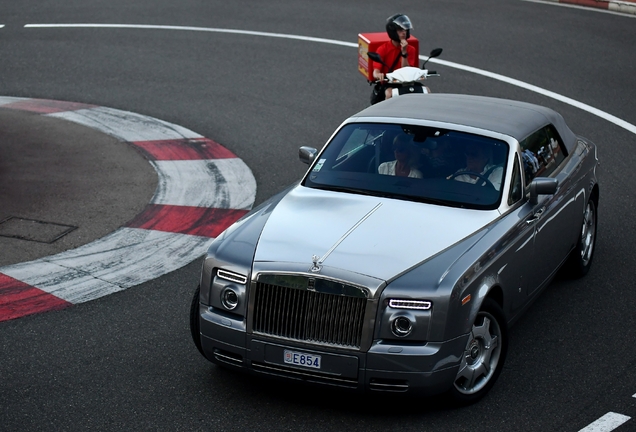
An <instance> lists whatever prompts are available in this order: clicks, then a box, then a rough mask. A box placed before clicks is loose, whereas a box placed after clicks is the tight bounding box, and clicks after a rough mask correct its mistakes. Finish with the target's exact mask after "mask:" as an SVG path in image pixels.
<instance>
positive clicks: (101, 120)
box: [50, 107, 203, 142]
mask: <svg viewBox="0 0 636 432" xmlns="http://www.w3.org/2000/svg"><path fill="white" fill-rule="evenodd" d="M50 116H51V117H57V118H61V119H65V120H69V121H72V122H75V123H78V124H81V125H84V126H87V127H90V128H93V129H97V130H99V131H101V132H104V133H105V134H108V135H110V136H112V137H114V138H117V139H119V140H121V141H128V142H135V141H158V140H175V139H184V138H203V137H202V136H201V135H199V134H197V133H195V132H192V131H191V130H188V129H186V128H184V127H182V126H179V125H175V124H172V123H168V122H165V121H162V120H159V119H155V118H152V117H148V116H145V115H142V114H137V113H132V112H128V111H120V110H116V109H113V108H107V107H97V108H91V109H84V110H77V111H66V112H60V113H55V114H50Z"/></svg>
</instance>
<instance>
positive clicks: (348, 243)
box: [254, 186, 499, 280]
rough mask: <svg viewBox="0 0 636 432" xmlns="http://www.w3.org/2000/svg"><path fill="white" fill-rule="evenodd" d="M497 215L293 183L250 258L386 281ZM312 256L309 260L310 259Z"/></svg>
mask: <svg viewBox="0 0 636 432" xmlns="http://www.w3.org/2000/svg"><path fill="white" fill-rule="evenodd" d="M498 216H499V213H498V212H497V211H496V210H492V211H480V210H467V209H459V208H452V207H444V206H439V205H431V204H423V203H417V202H410V201H401V200H396V199H389V198H379V197H371V196H364V195H355V194H348V193H342V192H332V191H322V190H316V189H310V188H306V187H303V186H298V187H296V188H294V189H293V190H291V191H290V192H289V193H288V194H287V195H286V196H285V197H284V198H283V199H282V200H281V201H280V202H279V203H278V204H277V205H276V207H275V208H274V209H273V211H272V213H271V215H270V217H269V219H268V220H267V223H266V224H265V226H264V228H263V231H262V232H261V236H260V239H259V242H258V245H257V248H256V253H255V257H254V258H255V261H260V262H293V263H306V264H307V270H309V269H310V268H311V267H312V266H313V260H316V261H317V263H318V264H319V265H321V266H328V267H335V268H339V269H343V270H347V271H352V272H355V273H359V274H363V275H366V276H371V277H374V278H378V279H382V280H389V279H392V278H393V277H395V276H396V275H399V274H400V273H402V272H404V271H405V270H407V269H409V268H411V267H413V266H414V265H416V264H418V263H420V262H422V261H424V260H426V259H428V258H430V257H432V256H434V255H436V254H437V253H439V252H441V251H443V250H445V249H447V248H449V247H451V246H452V245H454V244H455V243H457V242H459V241H461V240H462V239H464V238H466V237H468V236H470V235H471V234H473V233H475V232H476V231H478V230H479V229H481V228H483V227H484V226H485V225H487V224H488V223H490V222H492V221H493V220H494V219H496V218H497V217H498ZM313 257H317V258H313Z"/></svg>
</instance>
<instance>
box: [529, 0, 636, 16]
mask: <svg viewBox="0 0 636 432" xmlns="http://www.w3.org/2000/svg"><path fill="white" fill-rule="evenodd" d="M521 1H525V2H528V3H539V4H545V5H550V6H561V7H565V8H570V9H579V10H584V11H588V12H598V13H605V14H610V15H618V16H622V17H625V18H636V15H631V14H628V13H622V12H615V11H611V10H607V9H600V8H596V7H588V6H577V5H573V4H567V3H559V2H558V1H555V0H547V1H546V0H521Z"/></svg>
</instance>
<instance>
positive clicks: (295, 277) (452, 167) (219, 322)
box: [190, 94, 599, 403]
mask: <svg viewBox="0 0 636 432" xmlns="http://www.w3.org/2000/svg"><path fill="white" fill-rule="evenodd" d="M300 160H301V161H302V162H304V163H306V164H308V165H309V169H308V171H307V173H306V174H305V176H304V177H303V178H302V179H301V180H300V181H299V182H298V183H296V184H294V185H293V186H292V187H290V188H288V189H287V190H285V191H284V192H282V193H280V194H278V195H276V196H274V197H272V198H270V199H269V200H267V201H266V202H264V203H263V204H261V205H260V206H259V207H258V208H255V209H253V210H252V211H251V212H250V213H248V214H247V215H246V216H244V217H243V218H242V219H240V220H239V221H237V222H236V223H235V224H234V225H232V226H231V227H230V228H228V229H227V230H226V231H225V232H223V234H221V235H220V236H219V237H218V238H217V239H216V240H215V241H214V242H213V244H212V246H211V247H210V248H209V250H208V252H207V256H206V257H205V259H204V262H203V269H202V274H201V280H200V286H199V288H198V289H197V290H196V293H195V295H194V298H193V300H192V308H191V314H190V325H191V330H192V336H193V340H194V343H195V345H196V346H197V348H198V349H199V351H200V352H201V353H202V354H203V355H204V356H205V357H206V358H207V359H209V360H210V361H212V362H214V363H216V364H218V365H222V366H225V367H228V368H235V369H240V370H246V371H251V372H252V373H254V374H257V375H261V376H269V377H278V378H281V379H290V380H301V381H305V382H309V383H317V384H324V385H327V386H329V385H331V386H334V387H338V388H343V387H347V388H351V389H357V390H364V391H369V392H374V391H377V392H412V393H417V394H422V395H431V394H437V393H445V394H447V395H449V396H451V398H452V399H454V400H455V401H457V402H460V403H471V402H475V401H476V400H478V399H479V398H481V397H482V396H483V395H484V394H486V393H487V392H488V390H490V388H491V387H492V386H493V384H494V383H495V381H496V380H497V377H498V376H499V374H500V372H501V370H502V367H503V364H504V361H505V358H506V351H507V348H508V328H509V326H510V325H511V324H512V323H513V322H514V321H515V320H516V319H518V318H519V317H520V315H521V314H522V312H524V311H525V310H526V309H527V308H528V306H529V305H530V304H531V303H532V300H533V299H535V298H536V297H537V296H538V295H539V293H540V292H541V290H542V289H544V288H545V287H546V286H547V285H548V284H549V283H550V281H551V280H552V278H553V277H554V276H555V274H556V273H557V271H559V270H560V269H561V271H562V272H567V274H568V275H570V276H572V277H580V276H583V275H585V274H586V273H587V272H588V270H589V268H590V265H591V263H592V257H593V254H594V245H595V240H596V225H597V208H598V201H599V186H598V181H597V168H598V166H599V163H598V159H597V151H596V146H595V145H594V144H593V143H592V142H590V141H589V140H587V139H585V138H582V137H580V136H577V135H575V134H574V133H573V132H572V131H571V130H570V129H569V128H568V126H567V125H566V124H565V121H564V119H563V117H562V116H561V115H559V114H557V113H556V112H554V111H553V110H551V109H548V108H545V107H542V106H538V105H532V104H528V103H522V102H516V101H510V100H503V99H495V98H486V97H478V96H466V95H450V94H429V95H404V96H400V97H397V98H392V99H389V100H387V101H385V102H381V103H379V104H376V105H374V106H372V107H369V108H367V109H365V110H363V111H361V112H360V113H358V114H356V115H354V116H352V117H350V118H349V119H347V120H346V121H344V122H343V123H342V125H340V127H339V128H338V129H337V130H336V131H335V133H334V134H333V135H332V136H331V138H330V139H329V141H328V143H327V144H326V145H325V146H324V147H323V148H322V149H321V150H317V149H315V148H311V147H301V148H300Z"/></svg>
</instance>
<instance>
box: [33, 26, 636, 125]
mask: <svg viewBox="0 0 636 432" xmlns="http://www.w3.org/2000/svg"><path fill="white" fill-rule="evenodd" d="M24 27H25V28H124V29H152V30H181V31H198V32H214V33H230V34H241V35H250V36H263V37H273V38H282V39H292V40H300V41H306V42H318V43H326V44H331V45H340V46H346V47H353V48H357V47H358V45H357V44H356V43H352V42H344V41H338V40H334V39H324V38H315V37H308V36H299V35H290V34H283V33H267V32H257V31H249V30H237V29H221V28H210V27H185V26H164V25H143V24H26V25H25V26H24ZM420 58H421V59H423V60H424V59H426V58H427V57H426V56H420ZM430 61H431V63H437V64H440V65H442V66H447V67H450V68H454V69H459V70H463V71H466V72H470V73H474V74H478V75H482V76H485V77H488V78H491V79H494V80H497V81H502V82H505V83H507V84H510V85H514V86H517V87H521V88H523V89H526V90H529V91H531V92H534V93H538V94H541V95H543V96H547V97H549V98H552V99H555V100H557V101H559V102H563V103H566V104H568V105H572V106H574V107H576V108H579V109H581V110H583V111H586V112H588V113H590V114H593V115H595V116H597V117H600V118H602V119H604V120H607V121H609V122H611V123H614V124H615V125H617V126H620V127H622V128H623V129H626V130H627V131H629V132H631V133H633V134H636V126H635V125H633V124H631V123H629V122H627V121H625V120H622V119H620V118H618V117H616V116H614V115H612V114H609V113H607V112H605V111H602V110H600V109H598V108H594V107H593V106H590V105H587V104H584V103H583V102H579V101H577V100H574V99H572V98H569V97H567V96H563V95H560V94H558V93H555V92H553V91H550V90H546V89H544V88H541V87H537V86H535V85H532V84H529V83H526V82H523V81H520V80H517V79H514V78H510V77H507V76H504V75H500V74H497V73H494V72H489V71H486V70H483V69H478V68H475V67H472V66H466V65H463V64H460V63H454V62H450V61H446V60H440V59H431V60H430Z"/></svg>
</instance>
